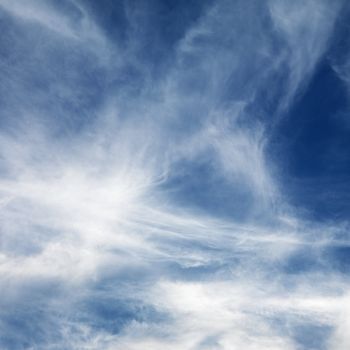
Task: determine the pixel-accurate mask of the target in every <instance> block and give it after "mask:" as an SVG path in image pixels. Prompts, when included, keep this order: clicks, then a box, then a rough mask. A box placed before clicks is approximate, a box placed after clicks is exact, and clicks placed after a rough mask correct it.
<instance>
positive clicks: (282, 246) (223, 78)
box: [0, 0, 348, 350]
mask: <svg viewBox="0 0 350 350" xmlns="http://www.w3.org/2000/svg"><path fill="white" fill-rule="evenodd" d="M339 4H340V2H339ZM101 6H103V4H101ZM110 6H112V5H110ZM153 6H155V9H156V10H157V11H158V12H157V11H155V13H157V14H158V13H160V15H159V16H161V14H162V11H161V8H160V9H159V8H158V7H157V6H161V5H160V4H158V3H157V2H154V5H153ZM184 6H185V5H184ZM0 7H1V9H2V13H1V16H3V17H4V18H5V22H6V23H5V25H4V27H5V35H7V36H8V37H9V38H12V39H13V44H10V43H9V41H6V42H5V43H4V44H2V45H1V47H2V49H3V51H2V53H1V56H0V64H1V65H0V69H1V72H3V73H4V77H5V78H4V80H3V81H2V82H1V84H0V85H1V90H0V96H1V98H2V100H4V109H3V112H2V115H3V119H2V121H1V132H0V159H1V165H0V217H1V223H2V225H1V226H2V228H1V251H0V276H1V277H0V285H1V288H0V290H1V298H0V299H1V304H2V307H1V308H0V309H1V310H2V311H1V312H0V320H1V321H0V322H1V327H0V329H2V331H1V332H2V333H0V339H2V340H1V341H0V344H1V346H2V347H3V348H5V349H6V348H9V349H10V348H11V349H21V348H29V349H30V348H33V349H62V348H66V349H123V350H124V349H179V348H181V349H232V348H237V349H241V348H244V349H259V350H260V349H276V350H277V349H299V348H300V349H302V348H305V349H316V348H317V349H322V348H325V346H326V345H325V344H336V345H330V346H331V347H333V348H337V346H339V347H341V346H343V347H344V349H345V345H342V344H347V342H348V340H347V338H346V336H345V335H344V334H345V333H344V332H345V328H344V325H346V324H347V318H348V317H347V312H346V311H345V312H343V311H342V307H341V305H343V304H344V303H345V304H346V303H347V296H346V290H347V287H348V284H347V281H346V278H345V276H344V275H343V274H342V273H341V271H337V269H335V268H333V267H332V266H330V264H329V260H330V258H329V256H330V255H329V254H330V253H329V254H328V253H327V252H328V250H331V249H332V248H334V247H337V246H343V245H344V244H345V243H346V242H347V238H346V237H345V238H344V237H339V236H340V234H339V231H341V228H339V225H337V224H335V225H334V226H331V225H320V224H317V223H315V222H306V221H304V220H302V219H301V218H299V217H298V216H297V215H296V211H295V210H293V209H291V206H290V204H289V203H288V201H287V199H286V198H285V196H284V189H283V186H282V185H283V183H282V180H281V179H279V178H277V177H276V174H275V171H274V169H275V167H278V162H277V164H276V163H275V161H278V160H276V159H272V158H271V157H270V155H269V154H268V149H267V147H266V145H267V143H268V142H269V136H270V133H271V129H273V128H274V126H275V125H276V123H278V121H279V120H280V118H282V117H283V115H284V112H285V111H286V110H287V109H288V108H289V107H290V106H291V105H292V104H293V101H294V99H295V98H296V95H297V94H298V93H299V92H300V91H302V89H303V88H304V87H305V85H306V84H307V81H308V80H309V78H310V77H311V76H312V73H313V71H314V70H315V67H316V66H317V64H318V62H319V60H320V59H321V58H322V57H323V56H322V55H323V54H324V53H325V51H326V49H327V45H328V43H329V40H330V39H331V35H332V30H333V26H334V23H335V21H336V18H337V15H338V13H339V12H338V11H339V9H340V5H338V3H337V4H336V5H334V4H333V3H332V4H331V3H330V2H322V3H320V2H316V1H307V2H298V3H295V4H294V3H293V4H289V3H287V2H285V1H269V2H268V3H266V4H262V3H261V4H258V3H256V2H246V1H237V2H235V3H232V2H231V1H220V2H216V3H213V4H210V5H208V6H206V7H204V8H203V9H201V11H198V13H200V14H198V16H197V17H196V19H195V20H192V21H188V22H186V21H185V23H181V26H182V27H181V28H175V24H173V26H174V31H175V29H176V33H182V34H181V35H170V34H168V36H166V35H165V34H164V33H162V28H159V27H157V25H158V24H157V23H153V21H151V20H147V19H148V18H149V17H148V16H151V15H150V12H149V11H147V9H145V8H143V7H140V8H139V9H138V10H136V9H134V8H133V7H132V6H131V5H130V4H126V5H125V7H123V11H124V12H123V13H125V21H126V22H125V24H124V28H123V30H124V31H125V33H124V34H125V37H124V39H123V40H122V39H121V37H122V35H121V36H116V37H113V36H111V35H109V36H107V35H105V33H106V32H110V33H113V32H114V31H118V30H119V29H118V28H119V27H118V25H119V24H115V25H116V27H117V28H113V24H109V26H110V27H108V25H107V24H106V23H104V17H102V18H98V16H99V14H98V13H97V12H96V13H94V15H92V14H91V12H92V10H91V8H88V6H87V4H86V3H84V2H76V1H65V2H64V4H63V5H62V4H61V5H60V6H58V5H57V4H55V3H53V2H41V1H39V2H33V1H28V2H27V1H26V2H16V3H13V2H10V1H6V0H3V1H0ZM170 12H171V11H170ZM152 13H153V12H152ZM119 15H120V14H119ZM120 16H121V15H120ZM169 16H171V15H169ZM140 21H141V22H142V23H143V27H142V30H140V28H138V23H140ZM101 23H104V24H101ZM103 25H105V28H103V29H102V26H103ZM154 33H157V35H158V37H157V38H158V39H157V40H155V42H153V41H152V40H153V37H154V36H155V34H154ZM162 35H163V36H162ZM143 43H147V45H144V44H143ZM159 45H163V46H162V48H163V49H164V51H165V52H166V54H165V53H164V55H162V54H160V56H159V57H161V58H159V61H160V62H159V65H157V64H151V63H150V62H153V60H155V58H149V57H148V56H147V52H146V51H147V50H149V51H151V52H153V51H152V50H155V52H157V51H156V49H157V46H159ZM145 47H146V48H145ZM9 57H10V58H9ZM10 77H15V78H14V79H12V78H10ZM327 254H328V255H327ZM296 261H297V262H296ZM33 324H35V327H34V326H33ZM319 330H321V332H323V331H324V332H325V333H326V330H329V332H330V333H332V332H333V330H335V331H334V333H332V335H331V336H330V337H328V338H327V337H326V336H324V337H320V336H317V337H316V336H315V337H314V338H315V339H312V340H310V339H309V338H307V337H306V335H305V334H307V333H308V332H311V333H312V332H314V333H315V334H316V333H317V332H319ZM317 334H318V333H317Z"/></svg>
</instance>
